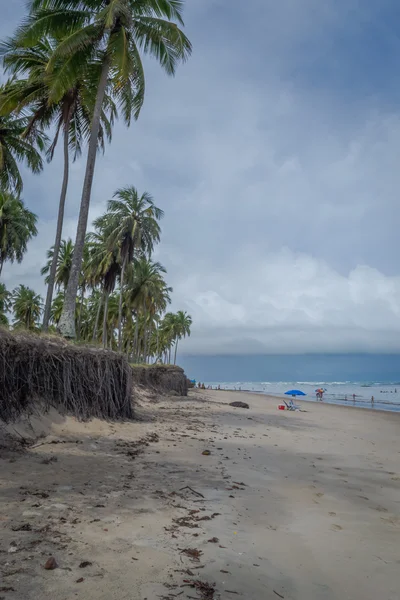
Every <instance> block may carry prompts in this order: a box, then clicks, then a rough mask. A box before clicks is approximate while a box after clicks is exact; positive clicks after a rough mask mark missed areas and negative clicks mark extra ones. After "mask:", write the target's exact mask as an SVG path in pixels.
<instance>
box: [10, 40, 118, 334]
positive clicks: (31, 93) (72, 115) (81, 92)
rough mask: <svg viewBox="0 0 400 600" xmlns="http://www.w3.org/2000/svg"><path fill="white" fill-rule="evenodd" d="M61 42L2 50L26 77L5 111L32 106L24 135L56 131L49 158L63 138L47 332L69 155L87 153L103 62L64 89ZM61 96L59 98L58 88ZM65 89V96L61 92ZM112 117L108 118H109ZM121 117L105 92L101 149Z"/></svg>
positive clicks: (13, 86)
mask: <svg viewBox="0 0 400 600" xmlns="http://www.w3.org/2000/svg"><path fill="white" fill-rule="evenodd" d="M57 44H58V41H57V40H56V39H54V38H51V37H45V38H43V39H41V40H39V41H38V43H37V44H35V45H34V46H32V47H30V48H24V47H21V46H20V45H19V44H18V41H17V40H16V39H10V40H8V41H7V42H5V43H4V44H3V46H2V52H3V54H4V58H3V63H4V66H5V68H6V70H7V72H10V73H12V74H13V76H14V77H15V76H16V75H18V76H21V75H22V76H26V77H27V78H26V79H22V80H21V79H19V80H15V79H14V80H12V81H11V82H9V83H8V84H7V85H6V86H5V87H4V88H3V94H2V96H1V97H0V113H4V112H5V113H7V112H9V111H19V110H21V109H23V108H26V107H28V108H29V109H30V110H31V111H32V115H31V117H30V119H29V123H28V125H27V128H26V131H25V135H28V134H31V132H32V131H35V130H36V129H37V127H38V125H40V126H42V127H44V128H48V127H49V126H51V125H54V127H55V134H54V138H53V141H52V144H51V146H50V148H49V150H48V153H47V154H48V159H49V160H52V158H53V156H54V151H55V148H56V145H57V142H58V139H59V135H60V133H61V132H62V134H63V139H64V142H63V150H64V174H63V182H62V186H61V194H60V201H59V208H58V217H57V229H56V236H55V242H54V252H53V260H52V264H51V268H50V272H49V277H48V286H47V297H46V304H45V310H44V316H43V329H44V330H46V329H47V327H48V323H49V317H50V307H51V301H52V297H53V291H54V284H55V279H56V272H57V260H58V253H59V249H60V243H61V236H62V228H63V221H64V210H65V200H66V196H67V189H68V180H69V155H70V152H72V153H73V159H74V160H75V159H76V158H77V157H78V156H79V155H80V154H81V150H82V144H83V142H84V141H85V140H86V139H87V138H88V135H89V132H90V122H91V115H92V112H93V106H94V102H95V99H96V89H97V79H98V72H99V68H101V67H100V66H99V65H98V64H94V63H91V64H86V63H83V64H82V68H81V72H80V73H76V80H75V81H73V82H72V83H70V85H69V86H67V87H66V88H64V89H63V85H64V83H63V77H64V67H65V65H64V62H63V61H59V62H58V64H57V65H55V66H54V70H53V74H52V76H51V77H50V76H49V74H48V72H47V67H48V64H49V62H50V60H51V59H52V56H53V54H54V51H55V49H56V48H57ZM55 89H56V90H57V93H58V95H59V98H57V100H55V98H54V90H55ZM60 90H62V92H60ZM107 113H109V116H108V114H107ZM115 116H116V108H115V104H114V102H113V101H112V99H111V98H110V97H109V95H108V94H105V97H104V102H103V110H102V112H101V117H100V127H99V136H98V147H99V148H101V149H102V150H103V151H104V139H105V137H107V138H108V141H111V131H112V125H113V123H114V119H115Z"/></svg>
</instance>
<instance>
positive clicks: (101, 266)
mask: <svg viewBox="0 0 400 600" xmlns="http://www.w3.org/2000/svg"><path fill="white" fill-rule="evenodd" d="M87 238H88V253H89V258H88V266H87V270H88V272H90V273H91V275H90V280H91V282H92V284H100V285H101V287H102V289H103V337H102V342H103V346H104V347H106V346H107V311H108V300H109V297H110V294H111V293H112V292H113V291H114V288H115V284H116V281H117V278H118V276H119V274H120V272H121V267H120V263H119V260H118V251H117V249H113V248H112V249H110V247H109V244H108V235H107V234H106V232H105V231H104V230H99V229H98V230H97V231H95V232H92V233H89V234H88V236H87ZM96 328H97V327H95V331H96ZM93 336H94V337H95V333H94V334H93Z"/></svg>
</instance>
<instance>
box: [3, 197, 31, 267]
mask: <svg viewBox="0 0 400 600" xmlns="http://www.w3.org/2000/svg"><path fill="white" fill-rule="evenodd" d="M36 221H37V217H36V215H34V214H33V213H32V212H31V211H30V210H28V209H27V208H25V205H24V203H23V201H22V200H21V199H20V198H17V197H15V196H14V195H13V194H11V193H10V192H5V191H2V190H1V189H0V274H1V271H2V269H3V265H4V263H5V261H6V260H9V261H10V262H14V261H17V262H18V263H20V262H21V261H22V258H23V256H24V254H25V252H26V250H27V244H28V242H29V240H31V239H32V237H34V236H35V235H37V229H36Z"/></svg>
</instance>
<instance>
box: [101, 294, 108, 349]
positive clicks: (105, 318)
mask: <svg viewBox="0 0 400 600" xmlns="http://www.w3.org/2000/svg"><path fill="white" fill-rule="evenodd" d="M108 296H109V293H108V291H107V292H105V298H104V315H103V336H102V338H101V341H102V343H103V348H105V347H106V346H107V317H108Z"/></svg>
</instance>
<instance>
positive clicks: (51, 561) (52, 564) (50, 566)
mask: <svg viewBox="0 0 400 600" xmlns="http://www.w3.org/2000/svg"><path fill="white" fill-rule="evenodd" d="M43 568H44V569H46V571H54V569H57V568H58V564H57V561H56V559H55V558H54V556H50V558H48V559H47V560H46V562H45V563H44V565H43Z"/></svg>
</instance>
